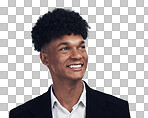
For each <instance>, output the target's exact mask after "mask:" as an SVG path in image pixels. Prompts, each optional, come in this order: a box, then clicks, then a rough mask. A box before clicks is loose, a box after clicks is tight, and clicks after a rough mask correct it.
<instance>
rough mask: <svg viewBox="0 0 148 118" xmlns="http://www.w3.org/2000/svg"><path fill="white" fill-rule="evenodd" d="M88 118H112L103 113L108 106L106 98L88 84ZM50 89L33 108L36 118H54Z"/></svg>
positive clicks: (32, 112) (32, 111)
mask: <svg viewBox="0 0 148 118" xmlns="http://www.w3.org/2000/svg"><path fill="white" fill-rule="evenodd" d="M84 83H85V86H86V118H110V114H109V113H107V112H104V111H103V107H104V106H105V105H106V103H105V101H104V98H103V97H102V95H101V94H100V96H99V92H97V91H95V90H93V89H91V88H90V87H89V86H88V85H87V84H86V82H85V81H84ZM50 89H51V86H50V88H49V90H48V91H47V92H46V93H44V94H43V95H42V96H40V98H39V99H38V98H37V101H36V102H34V105H33V107H32V108H31V114H32V115H33V116H34V118H52V111H51V96H50Z"/></svg>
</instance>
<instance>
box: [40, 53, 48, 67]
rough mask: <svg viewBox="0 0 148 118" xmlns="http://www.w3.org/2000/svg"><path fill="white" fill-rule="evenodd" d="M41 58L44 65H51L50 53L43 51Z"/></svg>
mask: <svg viewBox="0 0 148 118" xmlns="http://www.w3.org/2000/svg"><path fill="white" fill-rule="evenodd" d="M40 59H41V61H42V63H43V64H44V65H46V66H48V65H49V60H48V54H46V53H43V52H41V53H40Z"/></svg>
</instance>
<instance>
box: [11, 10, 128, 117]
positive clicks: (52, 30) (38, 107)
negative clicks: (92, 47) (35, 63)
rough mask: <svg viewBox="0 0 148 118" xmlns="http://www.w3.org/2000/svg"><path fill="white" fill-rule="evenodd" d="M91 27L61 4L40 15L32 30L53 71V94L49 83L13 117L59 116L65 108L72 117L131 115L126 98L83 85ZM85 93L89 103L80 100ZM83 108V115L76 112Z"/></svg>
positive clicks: (42, 54) (38, 46) (41, 52)
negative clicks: (87, 39) (48, 85)
mask: <svg viewBox="0 0 148 118" xmlns="http://www.w3.org/2000/svg"><path fill="white" fill-rule="evenodd" d="M88 28H89V26H88V24H87V22H86V21H85V20H84V19H83V18H82V17H81V16H80V15H79V13H76V12H74V11H71V10H65V9H61V8H58V9H55V10H53V11H52V12H50V11H49V12H48V13H47V14H45V15H43V16H42V17H40V18H39V20H38V21H37V23H36V25H35V26H34V27H33V30H32V39H33V41H32V42H33V44H34V47H35V50H37V51H39V52H40V59H41V61H42V63H43V64H44V65H46V66H47V67H48V69H49V71H50V74H51V76H52V81H53V85H52V92H51V93H53V94H50V89H51V87H50V89H49V91H48V92H46V93H45V94H43V95H41V96H40V97H37V98H35V99H33V100H31V101H29V102H27V103H25V104H24V105H21V106H20V107H17V108H16V109H14V110H12V111H11V112H10V118H52V116H53V118H58V117H59V116H60V117H62V115H63V114H64V112H66V113H67V114H70V115H71V118H73V116H75V115H76V117H82V118H85V117H86V118H94V117H96V118H119V117H120V118H129V117H130V116H129V108H128V103H127V102H125V101H124V100H121V99H118V98H115V97H113V96H111V95H107V94H105V93H101V92H99V91H95V90H92V89H91V88H89V87H88V85H87V84H86V83H85V87H84V85H83V81H82V78H83V76H84V74H85V71H86V68H87V64H88V55H87V52H86V49H85V41H84V40H85V39H86V38H87V35H88ZM85 88H86V93H85V92H84V91H85ZM83 95H84V96H83ZM53 96H54V98H53ZM85 96H86V103H85V102H84V101H85V100H83V101H82V100H81V97H84V98H85ZM55 99H56V101H55V102H54V103H55V104H53V101H54V100H55ZM80 100H81V101H80ZM51 105H53V106H52V108H51ZM53 107H54V108H53ZM74 112H76V113H74ZM80 112H81V116H77V115H79V114H80ZM52 114H53V115H52ZM57 114H59V115H58V116H57ZM62 118H64V117H62Z"/></svg>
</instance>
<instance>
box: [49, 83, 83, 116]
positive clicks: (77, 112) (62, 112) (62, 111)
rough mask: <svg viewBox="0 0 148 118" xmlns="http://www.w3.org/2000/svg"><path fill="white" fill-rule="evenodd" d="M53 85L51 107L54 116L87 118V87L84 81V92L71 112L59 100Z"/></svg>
mask: <svg viewBox="0 0 148 118" xmlns="http://www.w3.org/2000/svg"><path fill="white" fill-rule="evenodd" d="M52 89H53V88H52V87H51V109H52V116H53V118H85V116H86V89H85V84H84V82H83V92H82V94H81V96H80V99H79V101H78V103H77V104H75V105H74V106H73V107H72V111H71V112H69V111H68V110H67V109H66V108H64V107H63V106H62V105H61V104H60V102H59V101H58V100H57V98H56V97H55V95H54V93H53V90H52Z"/></svg>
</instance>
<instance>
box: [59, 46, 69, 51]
mask: <svg viewBox="0 0 148 118" xmlns="http://www.w3.org/2000/svg"><path fill="white" fill-rule="evenodd" d="M68 49H69V48H68V47H64V48H61V49H60V51H62V50H68Z"/></svg>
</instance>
